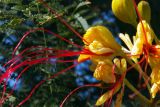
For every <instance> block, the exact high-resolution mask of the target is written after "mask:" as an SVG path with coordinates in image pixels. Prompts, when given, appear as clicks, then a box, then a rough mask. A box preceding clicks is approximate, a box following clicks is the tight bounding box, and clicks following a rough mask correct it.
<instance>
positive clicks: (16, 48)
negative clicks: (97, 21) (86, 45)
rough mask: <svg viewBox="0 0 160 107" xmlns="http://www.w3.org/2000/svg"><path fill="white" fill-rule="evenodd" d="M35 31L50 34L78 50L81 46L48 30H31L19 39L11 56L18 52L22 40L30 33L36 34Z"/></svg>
mask: <svg viewBox="0 0 160 107" xmlns="http://www.w3.org/2000/svg"><path fill="white" fill-rule="evenodd" d="M36 31H44V32H47V33H50V34H52V35H54V36H56V37H58V38H60V39H61V40H63V41H66V42H68V43H69V44H72V45H74V46H76V47H78V48H82V46H80V45H77V44H75V43H73V42H71V41H69V40H67V39H65V38H63V37H62V36H60V35H58V34H56V33H54V32H51V31H49V30H47V29H44V28H37V29H33V30H30V31H28V32H26V33H25V34H24V35H23V37H22V38H21V39H20V41H19V43H18V44H17V46H16V47H15V49H14V51H13V53H12V56H14V55H15V52H16V51H17V50H18V48H19V46H20V45H21V43H22V42H23V41H24V39H25V38H26V37H27V36H28V35H29V34H30V33H32V32H36Z"/></svg>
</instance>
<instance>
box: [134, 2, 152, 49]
mask: <svg viewBox="0 0 160 107" xmlns="http://www.w3.org/2000/svg"><path fill="white" fill-rule="evenodd" d="M132 2H133V4H134V8H135V10H136V13H137V15H138V18H139V21H140V22H141V24H142V29H143V32H144V39H145V43H146V46H147V47H149V46H150V45H149V43H148V40H147V34H146V31H145V29H144V25H143V22H142V17H141V15H140V13H139V11H138V8H137V4H136V2H135V0H132Z"/></svg>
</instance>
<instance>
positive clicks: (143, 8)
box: [138, 1, 151, 23]
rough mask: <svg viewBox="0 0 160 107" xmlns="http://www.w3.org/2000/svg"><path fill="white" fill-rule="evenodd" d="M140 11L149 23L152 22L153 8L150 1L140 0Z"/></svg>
mask: <svg viewBox="0 0 160 107" xmlns="http://www.w3.org/2000/svg"><path fill="white" fill-rule="evenodd" d="M138 11H139V13H140V14H141V17H142V19H143V20H146V21H147V22H148V23H150V20H151V8H150V6H149V3H148V2H147V1H140V2H139V3H138Z"/></svg>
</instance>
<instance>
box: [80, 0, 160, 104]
mask: <svg viewBox="0 0 160 107" xmlns="http://www.w3.org/2000/svg"><path fill="white" fill-rule="evenodd" d="M112 10H113V13H114V15H115V16H116V17H117V18H118V19H119V20H121V21H122V22H125V23H128V24H131V25H132V26H133V27H134V28H136V30H137V32H136V33H135V36H133V40H131V39H130V36H129V35H128V34H123V33H120V34H119V37H120V39H121V40H122V41H123V42H124V43H125V44H126V46H127V47H124V46H121V45H120V44H118V43H117V42H116V41H115V39H114V37H113V36H112V34H111V32H110V31H109V30H108V29H107V28H106V27H104V26H94V27H90V28H89V29H88V30H87V32H86V33H85V34H84V36H83V41H84V44H85V46H84V49H85V50H89V51H90V52H92V53H93V54H91V55H88V54H84V53H82V54H81V55H80V56H79V58H78V61H79V62H80V61H81V60H84V59H85V58H89V59H90V60H91V62H92V65H91V66H90V69H91V70H92V71H93V72H94V73H93V76H94V78H96V79H97V80H99V81H101V83H102V84H103V85H102V86H101V87H103V88H104V87H105V85H104V84H112V87H110V89H109V90H108V89H107V88H106V91H107V92H105V93H104V94H103V95H102V96H101V97H100V98H99V99H98V100H97V103H96V105H97V106H99V105H102V104H103V103H105V102H106V101H107V100H109V99H111V98H112V96H113V95H114V94H115V93H118V92H119V90H121V91H120V92H119V94H118V95H117V96H118V97H117V105H116V106H118V107H119V106H120V102H121V101H122V96H123V94H122V93H123V91H124V84H125V85H126V86H128V87H129V88H130V89H131V90H132V91H134V92H136V93H137V91H138V90H136V88H133V86H132V85H131V84H130V83H129V81H128V80H127V78H126V73H127V72H128V71H129V70H130V69H131V68H135V69H136V70H137V71H138V72H139V75H141V76H142V77H143V78H142V79H143V80H144V81H145V83H144V84H145V87H146V86H147V88H148V90H149V93H150V96H151V99H152V98H155V96H156V94H157V92H158V91H159V90H160V76H159V75H160V67H159V65H160V59H159V54H160V53H159V52H160V50H159V49H160V45H159V40H158V39H157V37H156V35H155V33H154V31H153V30H152V28H151V26H150V19H151V9H150V6H149V3H148V2H147V1H140V2H139V3H138V6H137V5H136V3H135V1H134V0H121V1H120V0H112ZM131 13H132V14H131ZM136 13H137V14H136ZM137 17H138V19H139V20H138V21H137ZM142 62H143V63H146V64H145V69H144V68H143V67H141V66H140V65H141V63H142ZM127 65H128V66H127ZM149 68H150V69H151V74H149V75H148V74H147V72H150V71H149ZM150 81H151V83H150ZM104 89H105V88H104ZM138 95H139V96H140V97H141V98H142V99H143V100H145V101H146V102H148V103H150V104H151V103H152V100H149V99H147V98H146V97H145V96H144V95H142V94H141V93H139V92H138ZM119 99H120V100H119Z"/></svg>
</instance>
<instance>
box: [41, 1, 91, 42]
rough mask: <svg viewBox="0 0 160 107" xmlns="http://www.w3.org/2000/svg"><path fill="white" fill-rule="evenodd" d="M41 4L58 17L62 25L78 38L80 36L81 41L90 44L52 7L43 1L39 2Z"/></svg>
mask: <svg viewBox="0 0 160 107" xmlns="http://www.w3.org/2000/svg"><path fill="white" fill-rule="evenodd" d="M38 1H39V2H41V3H42V4H43V5H44V7H46V8H47V9H49V10H50V12H51V13H52V14H53V15H55V16H57V17H56V18H57V19H58V20H59V21H60V22H61V23H62V24H64V25H65V26H66V27H67V28H68V29H69V30H70V31H72V32H73V33H74V34H75V35H76V36H78V37H79V38H80V39H82V40H83V41H85V42H86V43H88V42H87V41H86V40H84V39H83V38H82V37H81V35H80V34H79V33H78V32H77V31H76V30H74V29H73V28H72V27H71V26H70V25H69V24H68V23H67V22H66V21H65V20H64V19H62V17H61V16H60V15H58V14H57V12H55V11H54V10H53V9H52V8H51V7H49V6H48V4H47V3H45V2H44V1H43V0H38Z"/></svg>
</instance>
